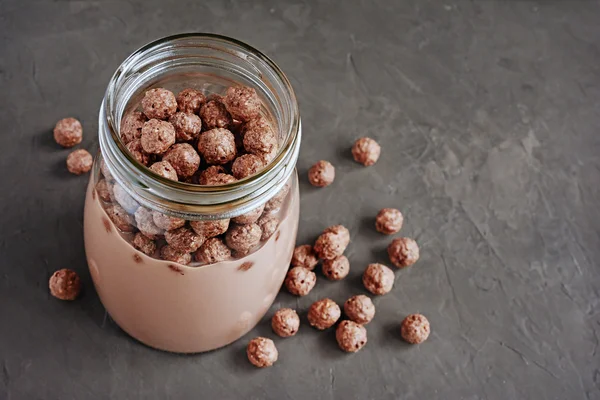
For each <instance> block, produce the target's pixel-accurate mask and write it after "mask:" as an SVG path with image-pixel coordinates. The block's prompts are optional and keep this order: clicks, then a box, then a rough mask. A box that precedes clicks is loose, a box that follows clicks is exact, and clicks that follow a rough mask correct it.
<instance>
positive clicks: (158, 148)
mask: <svg viewBox="0 0 600 400" xmlns="http://www.w3.org/2000/svg"><path fill="white" fill-rule="evenodd" d="M141 140H142V148H143V149H144V151H145V152H146V153H150V154H163V153H164V152H165V151H167V150H169V147H171V146H172V145H173V144H175V128H174V127H173V125H171V124H170V123H168V122H166V121H160V120H158V119H151V120H150V121H148V122H146V123H145V124H144V126H143V127H142V138H141Z"/></svg>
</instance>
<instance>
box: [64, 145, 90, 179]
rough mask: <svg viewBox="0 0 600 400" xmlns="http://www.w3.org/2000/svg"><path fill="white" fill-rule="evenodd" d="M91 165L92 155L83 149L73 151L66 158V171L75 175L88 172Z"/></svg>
mask: <svg viewBox="0 0 600 400" xmlns="http://www.w3.org/2000/svg"><path fill="white" fill-rule="evenodd" d="M93 164H94V159H93V158H92V155H91V154H90V153H88V152H87V150H84V149H79V150H75V151H73V152H71V154H69V155H68V156H67V169H68V170H69V172H70V173H72V174H75V175H81V174H85V173H86V172H89V171H90V169H92V165H93Z"/></svg>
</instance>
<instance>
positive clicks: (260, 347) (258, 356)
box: [246, 337, 279, 368]
mask: <svg viewBox="0 0 600 400" xmlns="http://www.w3.org/2000/svg"><path fill="white" fill-rule="evenodd" d="M246 355H247V356H248V360H249V361H250V363H252V365H254V366H255V367H258V368H266V367H270V366H271V365H273V364H274V363H275V361H277V357H278V356H279V353H277V347H275V343H273V341H272V340H271V339H268V338H265V337H257V338H254V339H252V340H251V341H250V343H248V347H246Z"/></svg>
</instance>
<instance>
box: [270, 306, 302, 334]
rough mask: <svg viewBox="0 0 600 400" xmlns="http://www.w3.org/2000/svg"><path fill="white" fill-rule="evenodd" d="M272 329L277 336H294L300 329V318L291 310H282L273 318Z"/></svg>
mask: <svg viewBox="0 0 600 400" xmlns="http://www.w3.org/2000/svg"><path fill="white" fill-rule="evenodd" d="M271 328H273V332H275V334H276V335H277V336H281V337H284V338H285V337H290V336H294V335H295V334H296V333H297V332H298V328H300V317H298V314H297V313H296V311H294V310H292V309H291V308H281V309H279V310H277V311H276V312H275V315H273V318H271Z"/></svg>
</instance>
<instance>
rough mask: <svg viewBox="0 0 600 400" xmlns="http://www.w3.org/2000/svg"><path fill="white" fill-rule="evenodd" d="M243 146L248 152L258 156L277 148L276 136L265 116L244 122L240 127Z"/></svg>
mask: <svg viewBox="0 0 600 400" xmlns="http://www.w3.org/2000/svg"><path fill="white" fill-rule="evenodd" d="M242 135H243V137H244V148H245V149H246V151H247V152H248V153H252V154H256V155H257V156H260V155H261V154H262V155H264V154H265V153H271V152H272V151H273V149H275V148H277V145H278V143H277V136H276V135H275V132H274V131H273V128H271V125H269V123H268V122H267V120H266V119H265V118H256V119H253V120H251V121H248V122H246V124H245V125H244V128H243V129H242Z"/></svg>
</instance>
